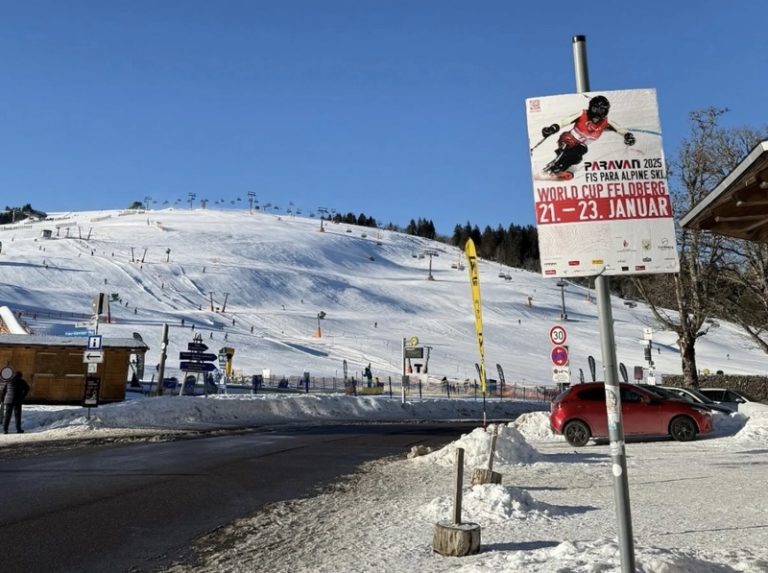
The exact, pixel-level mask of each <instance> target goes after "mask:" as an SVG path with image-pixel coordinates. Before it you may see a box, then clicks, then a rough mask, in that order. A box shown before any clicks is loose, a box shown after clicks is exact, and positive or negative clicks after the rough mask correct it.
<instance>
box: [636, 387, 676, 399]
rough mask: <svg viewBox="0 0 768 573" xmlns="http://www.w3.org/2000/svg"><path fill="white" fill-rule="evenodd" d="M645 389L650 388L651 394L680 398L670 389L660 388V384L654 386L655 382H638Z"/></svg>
mask: <svg viewBox="0 0 768 573" xmlns="http://www.w3.org/2000/svg"><path fill="white" fill-rule="evenodd" d="M638 386H640V387H641V388H642V389H643V390H648V392H650V393H651V394H654V395H656V396H658V397H659V398H664V399H669V398H675V399H678V398H680V397H679V396H675V394H673V393H672V392H670V391H669V390H664V388H659V387H658V386H654V385H653V384H638Z"/></svg>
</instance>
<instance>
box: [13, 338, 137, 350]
mask: <svg viewBox="0 0 768 573" xmlns="http://www.w3.org/2000/svg"><path fill="white" fill-rule="evenodd" d="M86 341H87V338H86V337H84V336H45V335H35V334H29V335H27V334H5V335H0V347H2V346H59V347H62V346H63V347H71V348H81V349H83V350H85V349H86ZM101 347H102V348H127V349H130V350H133V351H137V352H146V351H147V350H149V346H147V344H146V343H145V342H143V341H141V340H137V339H136V338H106V337H105V338H103V339H102V341H101Z"/></svg>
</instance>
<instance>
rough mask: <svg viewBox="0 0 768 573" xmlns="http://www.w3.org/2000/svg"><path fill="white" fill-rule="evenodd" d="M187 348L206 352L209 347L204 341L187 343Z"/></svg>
mask: <svg viewBox="0 0 768 573" xmlns="http://www.w3.org/2000/svg"><path fill="white" fill-rule="evenodd" d="M187 350H191V351H193V352H205V351H206V350H208V347H207V346H206V345H205V344H203V343H202V342H189V343H188V344H187Z"/></svg>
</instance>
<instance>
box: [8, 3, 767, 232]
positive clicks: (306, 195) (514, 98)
mask: <svg viewBox="0 0 768 573" xmlns="http://www.w3.org/2000/svg"><path fill="white" fill-rule="evenodd" d="M2 14H3V17H2V19H0V51H1V52H2V53H3V54H4V56H3V60H2V62H3V63H2V66H0V85H2V89H0V189H1V191H0V193H1V194H0V197H2V200H0V203H2V205H0V207H5V206H6V205H10V206H16V205H19V204H22V203H27V202H31V203H32V205H33V206H34V207H36V208H39V209H42V210H46V211H58V210H66V209H76V210H85V209H102V208H122V207H126V206H128V205H129V204H130V203H131V202H133V201H136V200H139V201H143V200H144V198H145V197H147V196H149V197H152V199H153V201H155V203H153V206H154V207H156V208H160V207H164V206H168V204H170V205H173V204H174V202H175V201H177V200H181V202H180V203H178V205H179V206H186V207H188V206H189V203H188V196H189V193H195V194H196V198H197V200H196V203H197V202H198V201H199V199H203V198H205V199H208V200H209V206H210V207H213V206H215V205H214V202H215V201H219V200H224V202H223V203H222V204H221V205H225V206H226V207H227V208H231V207H233V206H246V205H247V193H248V192H254V193H255V194H256V197H257V199H258V200H259V202H260V203H262V204H264V203H267V202H271V203H273V204H276V205H278V206H280V208H281V210H285V208H286V207H288V204H289V202H292V203H293V204H294V205H295V207H297V208H300V209H302V212H303V213H304V214H308V213H309V212H310V211H311V210H315V211H316V210H317V207H319V206H324V207H328V208H334V209H337V210H339V211H341V212H345V213H346V212H349V211H352V212H354V213H359V212H364V213H365V214H366V215H369V216H373V217H375V218H376V219H377V220H378V221H379V222H381V223H387V222H394V223H397V224H401V225H404V224H406V223H407V222H408V220H409V219H411V218H418V217H424V218H427V219H432V220H433V221H434V223H435V225H436V227H437V229H438V231H439V232H442V233H447V234H449V233H451V232H452V230H453V227H454V225H455V224H457V223H464V222H466V221H471V222H472V223H473V224H477V225H479V226H480V227H481V228H482V227H483V226H485V225H491V226H496V225H498V224H502V225H504V226H506V225H509V224H510V223H517V224H532V223H533V221H534V216H533V215H534V214H533V201H532V196H533V194H532V190H531V175H530V166H529V155H528V147H527V146H528V143H527V133H526V122H525V106H524V100H525V98H527V97H533V96H544V95H553V94H559V93H567V92H572V91H574V89H575V88H574V74H573V61H572V52H571V38H572V37H573V36H574V35H577V34H583V35H586V37H587V49H588V58H589V70H590V80H591V87H592V90H593V91H598V90H603V89H604V90H613V89H631V88H649V87H650V88H656V89H657V90H658V98H659V108H660V115H661V122H662V129H663V131H664V147H665V151H666V153H667V155H671V154H672V153H674V151H675V150H676V148H677V145H678V143H679V141H680V138H681V137H682V136H683V135H685V133H686V132H687V129H688V113H689V112H690V111H692V110H696V109H700V108H703V107H706V106H710V105H714V106H721V107H728V108H730V109H731V113H730V114H728V116H727V117H726V120H725V124H726V125H730V126H737V125H751V126H754V127H760V126H762V125H765V123H766V120H765V118H766V116H765V104H764V98H765V93H766V83H768V76H766V75H765V74H764V73H763V72H764V70H765V69H768V65H766V64H768V62H767V60H768V50H767V49H766V41H765V39H764V34H762V32H760V30H759V26H754V25H752V24H751V23H754V22H762V21H764V20H765V18H766V16H768V5H765V4H764V3H762V2H733V3H730V4H727V5H726V4H724V3H722V2H714V1H710V0H704V1H700V2H697V3H696V5H695V8H694V7H693V4H690V3H688V2H669V1H667V2H659V1H656V0H650V1H647V2H643V3H641V4H637V3H633V4H628V3H621V4H619V3H616V5H612V4H611V3H608V2H604V3H601V4H600V5H599V6H598V5H597V3H594V4H584V3H572V2H571V3H566V2H557V1H555V2H538V3H522V2H509V1H503V0H498V1H496V0H492V1H482V2H469V1H463V2H459V1H454V0H421V1H415V0H412V1H405V0H401V1H398V0H395V1H367V0H324V1H319V0H317V1H309V0H280V1H272V2H266V1H256V0H252V1H222V2H210V1H208V2H203V1H197V0H187V1H180V0H165V1H163V2H157V1H149V0H136V1H130V2H129V1H124V0H123V1H49V0H44V1H28V2H3V3H2ZM238 197H239V198H240V199H241V201H240V202H235V203H234V204H233V203H232V201H236V199H237V198H238ZM166 201H168V204H166V203H165V202H166Z"/></svg>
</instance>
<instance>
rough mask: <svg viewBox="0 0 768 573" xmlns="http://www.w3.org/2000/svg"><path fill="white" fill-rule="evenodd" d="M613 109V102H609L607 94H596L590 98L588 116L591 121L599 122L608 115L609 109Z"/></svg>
mask: <svg viewBox="0 0 768 573" xmlns="http://www.w3.org/2000/svg"><path fill="white" fill-rule="evenodd" d="M609 109H611V104H610V103H609V102H608V98H607V97H605V96H595V97H593V98H592V99H591V100H589V107H588V108H587V116H588V117H589V121H593V122H598V121H601V120H603V119H605V118H606V117H608V110H609Z"/></svg>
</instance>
